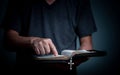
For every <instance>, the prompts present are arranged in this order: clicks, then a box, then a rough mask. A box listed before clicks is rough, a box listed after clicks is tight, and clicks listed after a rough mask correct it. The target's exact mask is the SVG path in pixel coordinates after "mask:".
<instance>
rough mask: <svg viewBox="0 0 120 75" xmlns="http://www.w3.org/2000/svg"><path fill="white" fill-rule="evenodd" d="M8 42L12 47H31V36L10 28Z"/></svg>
mask: <svg viewBox="0 0 120 75" xmlns="http://www.w3.org/2000/svg"><path fill="white" fill-rule="evenodd" d="M7 38H8V44H9V45H10V46H12V47H14V46H17V47H24V48H25V47H31V42H30V40H31V37H23V36H20V35H19V34H18V33H17V32H15V31H13V30H9V31H8V32H7Z"/></svg>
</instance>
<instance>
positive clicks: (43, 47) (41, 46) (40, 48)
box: [31, 37, 58, 56]
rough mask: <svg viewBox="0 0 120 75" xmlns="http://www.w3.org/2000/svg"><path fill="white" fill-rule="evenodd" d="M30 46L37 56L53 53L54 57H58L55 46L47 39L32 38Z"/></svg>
mask: <svg viewBox="0 0 120 75" xmlns="http://www.w3.org/2000/svg"><path fill="white" fill-rule="evenodd" d="M31 45H32V48H33V49H34V50H35V53H36V54H38V55H39V54H41V55H45V54H49V53H53V54H54V55H55V56H56V55H58V52H57V49H56V47H55V45H54V44H53V42H52V40H51V39H49V38H38V37H32V38H31Z"/></svg>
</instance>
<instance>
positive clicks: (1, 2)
mask: <svg viewBox="0 0 120 75" xmlns="http://www.w3.org/2000/svg"><path fill="white" fill-rule="evenodd" d="M7 4H8V0H0V24H1V23H2V20H3V18H4V16H5V12H6V8H7ZM91 4H92V10H93V14H94V18H95V22H96V25H97V28H98V31H97V32H95V33H94V34H93V45H94V48H95V49H99V50H104V51H107V56H104V57H93V58H90V60H88V61H86V62H84V63H82V64H81V65H79V66H78V70H77V73H78V75H118V74H117V73H119V72H120V64H119V63H120V61H119V60H120V58H119V52H120V51H119V50H120V44H119V41H120V40H119V37H120V36H119V35H120V33H119V27H120V26H119V24H120V23H119V18H120V12H119V11H120V6H119V2H118V1H115V0H111V1H110V0H91ZM3 32H4V29H2V28H1V29H0V66H3V65H4V66H6V65H7V67H6V69H12V68H13V66H14V65H15V63H16V54H15V53H12V52H8V51H7V50H5V49H4V47H3V43H2V41H3ZM78 47H79V46H78ZM6 69H5V70H6Z"/></svg>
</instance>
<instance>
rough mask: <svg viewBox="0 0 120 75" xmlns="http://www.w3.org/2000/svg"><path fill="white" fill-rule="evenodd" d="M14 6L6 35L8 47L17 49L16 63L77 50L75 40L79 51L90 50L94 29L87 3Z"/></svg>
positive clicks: (67, 0)
mask: <svg viewBox="0 0 120 75" xmlns="http://www.w3.org/2000/svg"><path fill="white" fill-rule="evenodd" d="M18 3H20V5H18ZM13 7H14V9H13V11H12V14H11V15H10V16H9V17H10V18H11V19H9V21H8V22H7V23H8V24H7V25H8V26H7V30H6V36H7V42H8V44H9V45H10V47H14V48H15V49H16V48H17V50H16V52H17V62H18V63H20V64H23V63H26V64H31V62H32V63H34V60H32V55H33V54H37V55H46V54H50V53H52V54H54V55H55V56H57V55H58V54H60V52H61V51H62V50H64V49H77V48H76V39H77V37H79V40H80V48H79V50H81V49H85V50H91V49H93V44H92V33H93V32H95V31H96V26H95V23H94V20H93V16H92V12H91V7H90V1H89V0H39V1H37V0H33V1H29V0H28V1H27V0H24V1H18V2H16V6H13ZM80 60H82V59H80ZM79 63H80V62H79ZM39 67H41V66H39ZM75 70H76V69H75Z"/></svg>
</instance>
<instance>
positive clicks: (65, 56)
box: [34, 50, 106, 60]
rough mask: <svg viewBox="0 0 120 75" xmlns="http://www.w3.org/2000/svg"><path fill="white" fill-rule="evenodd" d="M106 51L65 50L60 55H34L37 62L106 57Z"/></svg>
mask: <svg viewBox="0 0 120 75" xmlns="http://www.w3.org/2000/svg"><path fill="white" fill-rule="evenodd" d="M105 54H106V52H105V51H100V50H63V51H62V52H61V54H60V55H57V56H54V55H53V54H50V55H34V57H35V59H36V60H69V59H71V58H79V57H97V56H104V55H105Z"/></svg>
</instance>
